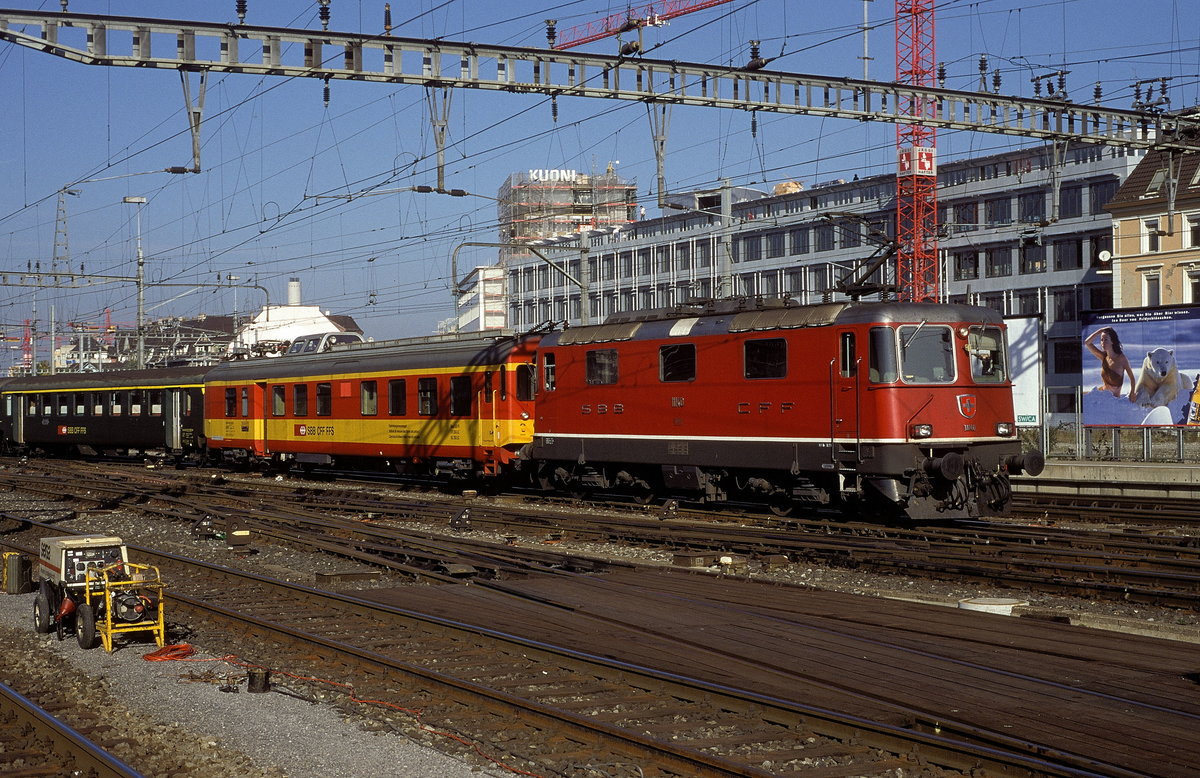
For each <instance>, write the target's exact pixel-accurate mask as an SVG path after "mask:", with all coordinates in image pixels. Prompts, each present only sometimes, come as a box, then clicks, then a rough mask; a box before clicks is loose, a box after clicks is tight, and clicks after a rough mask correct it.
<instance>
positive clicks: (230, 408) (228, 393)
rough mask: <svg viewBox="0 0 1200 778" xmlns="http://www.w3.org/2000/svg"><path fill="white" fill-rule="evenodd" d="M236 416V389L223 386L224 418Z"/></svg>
mask: <svg viewBox="0 0 1200 778" xmlns="http://www.w3.org/2000/svg"><path fill="white" fill-rule="evenodd" d="M234 416H237V389H234V388H233V387H226V388H225V418H227V419H232V418H233V417H234Z"/></svg>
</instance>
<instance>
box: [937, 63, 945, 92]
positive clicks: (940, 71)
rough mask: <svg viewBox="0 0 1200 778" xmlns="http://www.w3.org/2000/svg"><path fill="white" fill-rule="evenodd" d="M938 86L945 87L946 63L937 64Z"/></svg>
mask: <svg viewBox="0 0 1200 778" xmlns="http://www.w3.org/2000/svg"><path fill="white" fill-rule="evenodd" d="M937 80H938V86H941V87H944V86H946V63H945V62H939V63H938V67H937Z"/></svg>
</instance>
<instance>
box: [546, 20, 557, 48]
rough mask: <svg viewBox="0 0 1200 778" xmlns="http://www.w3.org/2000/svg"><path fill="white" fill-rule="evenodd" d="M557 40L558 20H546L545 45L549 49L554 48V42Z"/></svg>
mask: <svg viewBox="0 0 1200 778" xmlns="http://www.w3.org/2000/svg"><path fill="white" fill-rule="evenodd" d="M557 38H558V20H557V19H547V20H546V43H547V45H549V47H550V48H554V41H555V40H556V39H557Z"/></svg>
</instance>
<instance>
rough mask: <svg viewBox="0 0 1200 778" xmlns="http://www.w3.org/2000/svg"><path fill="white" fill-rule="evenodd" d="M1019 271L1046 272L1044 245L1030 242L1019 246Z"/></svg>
mask: <svg viewBox="0 0 1200 778" xmlns="http://www.w3.org/2000/svg"><path fill="white" fill-rule="evenodd" d="M1021 272H1022V273H1044V272H1046V247H1045V246H1041V245H1038V244H1032V245H1027V246H1022V247H1021Z"/></svg>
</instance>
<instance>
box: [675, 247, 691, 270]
mask: <svg viewBox="0 0 1200 778" xmlns="http://www.w3.org/2000/svg"><path fill="white" fill-rule="evenodd" d="M691 268H692V245H691V244H690V243H676V244H675V269H676V270H691Z"/></svg>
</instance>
